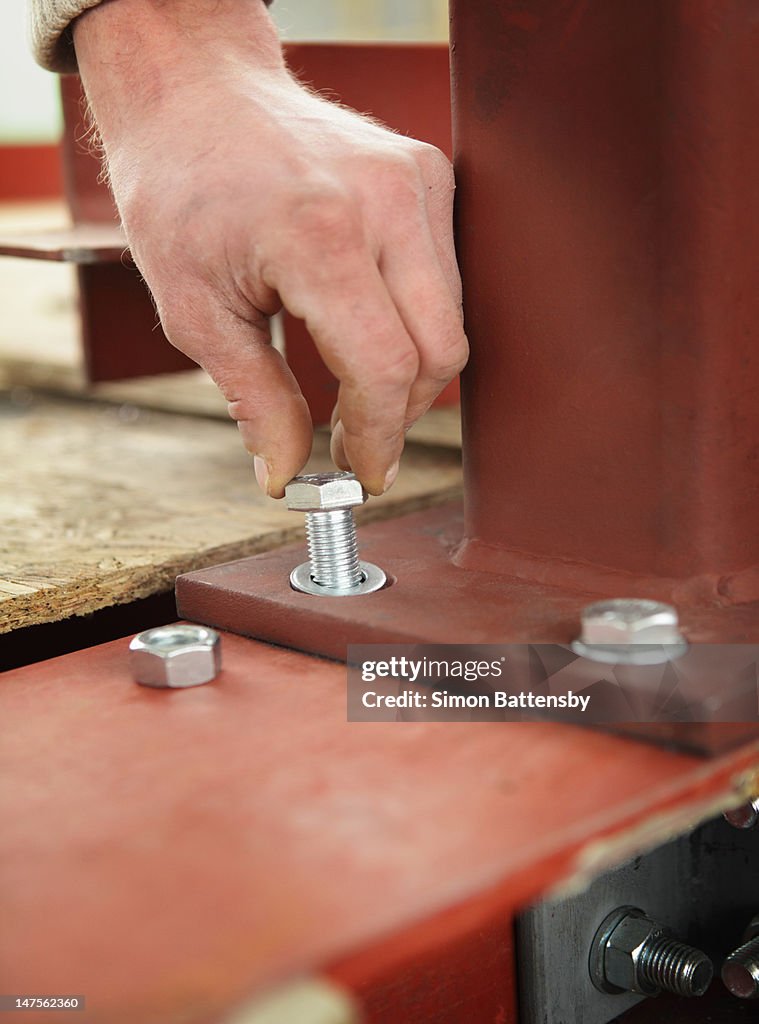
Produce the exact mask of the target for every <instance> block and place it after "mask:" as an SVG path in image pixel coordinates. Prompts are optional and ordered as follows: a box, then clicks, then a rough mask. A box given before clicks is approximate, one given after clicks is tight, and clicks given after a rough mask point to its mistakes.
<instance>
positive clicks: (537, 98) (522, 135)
mask: <svg viewBox="0 0 759 1024" xmlns="http://www.w3.org/2000/svg"><path fill="white" fill-rule="evenodd" d="M452 42H453V76H454V136H455V149H456V155H457V156H456V159H457V175H458V231H459V246H460V258H461V264H462V270H463V275H464V294H465V298H466V318H467V327H468V333H469V337H470V340H471V343H472V351H473V355H472V360H471V364H470V366H469V368H468V370H467V371H466V375H465V381H464V386H463V392H464V394H463V402H464V426H465V466H466V479H467V520H466V534H467V540H466V541H465V543H464V545H463V547H462V548H461V550H460V551H459V554H458V560H459V562H460V563H461V564H463V565H465V566H467V567H470V568H489V569H495V570H497V571H502V572H509V573H513V574H516V575H524V576H528V577H529V576H534V575H536V574H537V575H540V576H542V577H543V578H544V579H548V580H550V581H553V582H557V583H561V584H566V585H571V586H577V585H580V586H583V587H587V588H588V589H591V590H592V589H599V590H603V589H608V587H609V586H610V585H611V581H613V586H614V587H616V589H619V586H618V584H619V581H620V580H623V581H624V582H625V588H624V589H625V591H626V592H627V593H631V592H635V591H636V590H637V589H639V585H638V584H639V581H640V586H641V587H642V586H644V584H643V582H642V581H643V579H644V578H645V577H648V580H649V583H648V586H649V589H650V583H651V578H660V579H661V583H662V592H666V591H667V590H668V589H669V590H673V589H674V590H676V591H677V592H678V593H680V594H681V596H682V595H686V594H690V595H691V596H692V597H694V598H695V597H700V598H714V597H715V596H716V597H718V598H720V599H723V600H727V601H746V600H750V599H756V597H757V596H759V568H757V567H759V529H758V527H759V254H758V253H759V242H758V238H759V186H758V184H757V183H759V131H757V121H756V119H757V111H758V110H759V60H758V59H757V54H759V8H758V7H757V4H756V2H755V0H719V2H717V0H688V2H664V0H636V2H635V3H630V2H629V0H500V2H496V0H481V2H479V3H477V4H473V3H471V2H470V0H452Z"/></svg>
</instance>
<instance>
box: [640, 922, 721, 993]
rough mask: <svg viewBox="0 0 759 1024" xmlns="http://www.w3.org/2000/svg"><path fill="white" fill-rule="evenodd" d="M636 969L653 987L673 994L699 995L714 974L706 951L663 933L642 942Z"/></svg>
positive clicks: (707, 985)
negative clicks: (642, 945)
mask: <svg viewBox="0 0 759 1024" xmlns="http://www.w3.org/2000/svg"><path fill="white" fill-rule="evenodd" d="M638 971H639V974H640V976H641V978H643V979H644V980H645V981H646V982H647V983H648V984H649V985H650V986H652V987H653V988H657V989H661V990H662V991H664V992H671V993H672V994H673V995H676V996H702V995H703V994H704V992H706V990H707V989H708V988H709V985H710V984H711V981H712V977H713V976H714V967H713V965H712V962H711V960H710V959H709V957H708V956H707V955H706V953H702V952H701V950H699V949H694V948H693V947H692V946H687V945H686V944H685V943H684V942H678V941H677V939H672V938H668V937H667V936H666V935H659V936H656V937H652V938H651V939H649V941H648V942H647V943H645V945H644V947H643V949H642V950H641V952H640V959H639V961H638Z"/></svg>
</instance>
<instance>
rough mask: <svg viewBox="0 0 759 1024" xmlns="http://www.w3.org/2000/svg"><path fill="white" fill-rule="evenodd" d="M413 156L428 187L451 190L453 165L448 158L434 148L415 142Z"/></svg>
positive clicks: (427, 144)
mask: <svg viewBox="0 0 759 1024" xmlns="http://www.w3.org/2000/svg"><path fill="white" fill-rule="evenodd" d="M414 156H415V159H416V162H417V164H418V166H419V167H420V168H421V171H422V174H423V175H424V178H425V180H426V182H427V184H428V185H432V186H434V187H436V188H440V189H446V188H453V184H454V180H453V165H452V163H451V161H450V160H449V159H448V157H447V156H446V155H445V153H443V152H442V151H441V150H439V149H438V148H437V147H436V146H431V145H430V144H429V143H426V142H417V143H415V146H414Z"/></svg>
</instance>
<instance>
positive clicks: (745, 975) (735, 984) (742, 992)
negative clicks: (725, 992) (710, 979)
mask: <svg viewBox="0 0 759 1024" xmlns="http://www.w3.org/2000/svg"><path fill="white" fill-rule="evenodd" d="M722 980H723V981H724V983H725V985H727V987H728V988H729V989H730V991H731V992H732V993H733V995H734V996H737V997H738V998H739V999H759V936H757V938H755V939H752V940H751V941H750V942H746V943H745V944H744V945H743V946H740V948H738V949H736V950H735V952H734V953H731V954H730V956H729V957H728V958H727V960H725V963H724V965H723V967H722Z"/></svg>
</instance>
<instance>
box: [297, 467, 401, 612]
mask: <svg viewBox="0 0 759 1024" xmlns="http://www.w3.org/2000/svg"><path fill="white" fill-rule="evenodd" d="M285 497H286V499H287V507H288V508H289V509H291V510H293V511H296V512H305V513H306V540H307V544H308V558H309V560H308V562H305V563H304V564H303V565H299V566H298V567H297V568H296V569H293V571H292V573H291V574H290V583H291V585H292V586H293V587H294V589H295V590H300V591H302V592H303V593H304V594H314V595H316V596H319V597H352V596H357V595H359V594H370V593H372V591H374V590H379V589H380V587H382V586H384V584H385V582H386V577H385V574H384V572H383V571H382V570H381V569H378V568H377V566H376V565H372V564H371V563H369V562H361V561H360V560H359V557H358V540H357V537H356V523H355V520H354V518H353V509H354V508H355V507H357V506H359V505H363V503H364V502H365V501H366V492H365V491H364V489H363V487H362V486H361V483H360V482H359V481H358V480H357V479H356V477H355V476H354V475H353V473H311V474H308V475H305V476H296V477H294V479H292V480H291V481H290V483H289V484H288V485H287V487H286V488H285Z"/></svg>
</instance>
